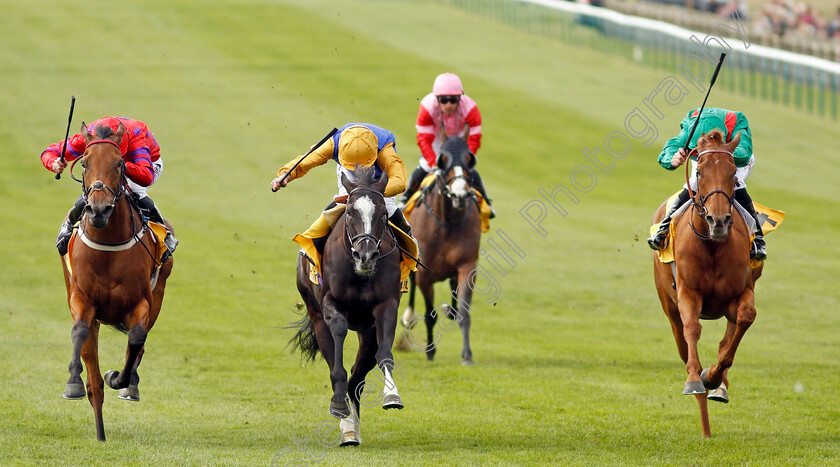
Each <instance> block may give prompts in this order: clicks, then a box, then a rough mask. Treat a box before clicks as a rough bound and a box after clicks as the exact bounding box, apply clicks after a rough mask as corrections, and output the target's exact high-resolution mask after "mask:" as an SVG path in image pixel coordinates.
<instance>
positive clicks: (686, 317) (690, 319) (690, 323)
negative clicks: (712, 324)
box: [677, 285, 706, 395]
mask: <svg viewBox="0 0 840 467" xmlns="http://www.w3.org/2000/svg"><path fill="white" fill-rule="evenodd" d="M677 290H678V293H677V296H678V299H677V300H678V304H677V307H678V308H679V312H680V320H681V321H682V323H683V336H684V337H685V343H686V349H687V351H688V359H687V361H686V364H685V370H686V372H687V373H688V377H687V378H686V381H685V387H684V388H683V394H685V395H689V394H705V393H706V388H705V386H703V382H702V381H701V379H700V370H701V369H702V366H701V365H700V357H699V355H698V353H697V342H698V341H699V340H700V331H701V329H702V326H701V325H700V304H701V300H700V297H698V296H696V294H694V293H693V292H692V291H690V290H687V289H685V288H681V287H679V285H678V286H677Z"/></svg>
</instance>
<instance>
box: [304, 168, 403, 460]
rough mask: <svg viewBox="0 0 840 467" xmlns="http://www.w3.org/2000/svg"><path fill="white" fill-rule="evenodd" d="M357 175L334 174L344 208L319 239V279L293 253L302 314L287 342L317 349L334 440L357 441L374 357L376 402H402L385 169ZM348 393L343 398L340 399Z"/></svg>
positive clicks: (395, 268)
mask: <svg viewBox="0 0 840 467" xmlns="http://www.w3.org/2000/svg"><path fill="white" fill-rule="evenodd" d="M356 176H357V178H358V181H357V182H351V181H350V180H348V179H347V177H346V176H345V175H343V174H342V177H341V183H342V184H343V185H344V187H345V188H346V189H347V192H348V193H349V196H348V199H347V209H346V211H345V212H344V214H343V215H342V216H341V218H340V219H339V220H338V222H337V223H336V225H335V228H334V229H333V231H332V233H331V234H330V236H329V238H328V239H327V243H326V245H325V246H324V255H323V258H322V261H321V264H322V265H323V266H322V267H323V271H322V272H323V274H322V285H321V286H317V285H315V284H314V283H312V281H311V280H309V269H310V263H309V260H308V259H307V258H306V257H305V256H304V255H303V254H300V255H298V262H297V287H298V291H299V292H300V295H301V297H302V298H303V302H304V303H305V304H306V310H307V314H308V316H307V317H304V319H303V320H302V322H301V323H299V324H300V329H299V330H298V332H297V334H296V335H295V336H294V337H293V338H292V341H291V343H293V344H294V346H295V347H296V348H299V349H300V350H301V353H302V354H303V355H304V356H305V357H308V358H309V359H314V358H315V355H316V353H317V352H318V351H320V352H321V354H322V355H323V356H324V359H325V360H326V361H327V365H328V366H329V368H330V381H331V382H332V389H333V396H332V399H331V400H330V414H331V415H332V416H334V417H336V418H338V419H340V420H341V422H340V423H339V427H340V429H341V441H340V444H341V445H342V446H348V445H358V444H359V443H361V437H360V431H359V429H360V421H359V400H360V398H361V395H362V392H363V391H364V389H365V385H366V382H365V376H366V375H367V374H368V372H370V370H371V369H373V367H374V366H376V365H377V364H378V365H379V367H380V369H381V370H382V372H383V375H384V380H383V381H384V383H383V385H384V388H383V403H382V408H384V409H402V408H403V403H402V399H401V398H400V395H399V393H398V392H397V387H396V385H395V384H394V379H393V375H392V373H393V369H394V365H395V363H394V357H393V355H392V353H391V347H392V346H393V344H394V334H395V331H396V327H397V319H398V318H397V313H398V307H399V303H400V251H399V250H398V249H397V243H396V238H395V237H394V234H393V232H391V229H390V228H389V227H388V213H387V210H386V208H385V198H384V197H383V193H384V191H385V186H386V185H387V184H388V175H387V174H386V173H384V172H383V173H382V176H381V177H380V178H379V180H378V181H377V180H376V179H375V171H374V169H372V168H358V169H357V170H356ZM348 330H353V331H356V334H357V335H358V338H359V350H358V353H357V354H356V363H355V364H354V365H353V368H352V370H351V371H352V372H351V374H350V380H349V382H348V380H347V372H346V371H345V369H344V339H345V337H346V336H347V331H348ZM348 397H349V402H350V404H348Z"/></svg>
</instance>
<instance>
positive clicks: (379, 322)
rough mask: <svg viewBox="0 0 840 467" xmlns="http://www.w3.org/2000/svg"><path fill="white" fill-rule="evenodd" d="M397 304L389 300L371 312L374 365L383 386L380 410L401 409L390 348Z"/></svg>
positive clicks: (395, 325)
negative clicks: (374, 326) (372, 319)
mask: <svg viewBox="0 0 840 467" xmlns="http://www.w3.org/2000/svg"><path fill="white" fill-rule="evenodd" d="M398 306H399V302H397V301H396V300H389V301H386V302H385V303H381V304H379V305H378V306H377V307H376V308H374V310H373V316H374V318H375V319H374V321H375V323H376V343H377V347H378V348H377V350H376V363H377V364H378V365H379V368H380V369H381V370H382V375H383V377H384V379H383V385H384V388H383V389H382V395H383V400H382V408H383V409H402V408H403V403H402V398H400V395H399V393H398V392H397V385H396V384H395V383H394V375H393V371H394V365H395V363H394V355H393V353H392V352H391V348H392V347H393V346H394V333H395V332H396V329H397V320H396V317H397V307H398Z"/></svg>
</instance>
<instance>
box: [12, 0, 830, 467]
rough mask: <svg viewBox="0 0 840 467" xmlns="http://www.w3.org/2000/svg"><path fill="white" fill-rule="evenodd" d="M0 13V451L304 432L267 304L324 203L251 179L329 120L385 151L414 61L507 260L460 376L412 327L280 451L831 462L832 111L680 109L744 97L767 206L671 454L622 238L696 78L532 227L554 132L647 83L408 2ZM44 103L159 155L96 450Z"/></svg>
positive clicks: (649, 204) (450, 352)
mask: <svg viewBox="0 0 840 467" xmlns="http://www.w3.org/2000/svg"><path fill="white" fill-rule="evenodd" d="M0 8H2V11H3V12H4V14H3V15H2V17H0V30H2V31H3V33H2V35H0V85H2V89H3V91H2V92H0V106H2V108H3V112H2V115H0V147H2V150H3V154H4V155H3V156H2V157H0V173H2V174H3V181H2V182H0V219H2V225H3V227H4V229H3V232H4V233H3V236H2V240H3V241H2V246H0V258H2V259H0V264H2V268H0V284H2V286H0V317H2V321H1V322H2V325H0V337H1V338H0V362H1V363H2V364H0V388H2V391H0V393H1V394H2V395H0V413H2V414H3V416H2V418H3V423H2V424H1V425H0V464H4V465H7V464H32V463H50V464H81V463H89V462H90V463H97V464H99V463H106V462H108V463H115V464H119V465H125V464H135V465H148V464H191V465H205V464H248V465H265V464H269V463H270V462H271V460H272V457H273V456H274V455H275V454H276V453H278V452H281V451H283V450H284V449H286V448H294V446H295V439H298V440H302V439H305V438H306V437H311V436H313V435H314V432H315V430H316V428H317V427H318V426H319V423H320V422H321V421H323V420H330V417H329V416H328V414H327V410H326V409H327V406H328V403H329V397H330V391H329V390H328V389H327V387H326V386H328V384H329V379H328V374H327V370H326V365H325V364H324V363H323V362H322V361H318V362H316V363H315V364H310V365H306V366H301V365H300V359H299V357H298V356H297V355H292V354H289V353H288V352H284V350H283V349H284V346H285V343H286V341H287V340H288V338H289V337H291V335H292V332H291V331H289V330H285V329H282V326H284V325H286V324H287V323H289V322H290V321H292V320H294V319H296V315H295V314H294V311H293V310H294V305H295V303H296V302H297V301H298V300H299V297H298V296H297V293H296V290H295V287H294V258H295V254H296V250H297V248H296V246H295V245H294V244H293V243H292V242H290V241H289V240H288V239H289V238H290V237H291V236H292V235H293V234H294V233H295V232H300V231H302V230H304V229H305V228H306V227H308V226H309V224H310V223H311V221H312V220H313V219H314V216H316V215H317V214H318V213H319V211H320V209H321V208H322V207H323V206H324V205H325V204H326V203H327V202H328V201H329V197H330V196H331V195H332V194H333V189H334V183H335V178H334V172H333V170H332V167H324V168H321V169H320V170H315V171H313V172H312V173H310V174H309V175H308V176H307V177H306V178H305V179H303V180H299V181H296V182H294V183H292V184H291V185H290V187H289V188H287V189H285V190H284V191H282V192H281V193H277V194H272V193H271V192H270V190H269V188H268V183H269V181H270V180H271V178H272V177H273V174H274V171H275V170H276V169H277V168H278V167H279V166H280V165H281V164H282V163H284V162H286V161H287V160H289V159H291V158H292V157H293V156H295V155H297V154H300V153H303V152H304V151H306V149H307V148H308V147H309V145H310V144H313V143H314V142H315V141H317V140H318V139H320V138H321V136H323V134H325V133H326V131H327V130H329V129H330V128H332V127H333V126H340V125H341V124H343V123H345V122H348V121H366V122H371V123H375V124H378V125H381V126H384V127H386V128H388V129H390V130H392V131H394V132H395V134H396V135H397V149H398V152H399V153H400V154H401V155H402V156H403V158H404V160H405V161H406V164H407V165H408V166H409V169H411V168H413V167H414V165H415V164H416V162H417V158H418V151H417V149H416V145H415V144H414V118H415V116H416V112H417V106H418V101H419V99H420V98H421V97H422V96H423V95H424V94H425V93H427V92H428V90H429V88H430V86H431V82H432V80H433V78H434V76H435V75H436V74H438V73H440V72H443V71H453V72H456V73H458V74H459V75H460V76H461V78H462V79H463V81H464V83H465V86H466V89H467V92H468V93H469V94H470V95H472V96H473V97H475V98H476V99H477V101H478V102H479V105H480V107H481V110H482V114H483V117H484V125H483V129H484V134H485V138H484V141H483V147H482V149H481V150H480V151H479V159H480V163H479V169H480V170H481V173H482V175H483V177H484V179H485V181H486V183H487V185H488V189H489V191H490V194H491V196H492V197H493V198H494V199H495V200H496V202H495V205H496V209H497V211H498V212H499V217H498V218H497V219H496V220H495V222H494V223H493V228H494V229H495V228H501V229H503V230H504V231H505V232H506V233H507V234H508V235H509V236H510V237H511V238H512V239H513V240H514V241H516V242H517V244H518V245H519V246H520V247H521V248H522V249H523V250H525V252H526V254H527V257H526V258H524V259H522V260H521V261H520V262H519V264H518V265H517V267H516V268H515V269H513V271H511V273H510V274H509V275H508V276H507V277H505V278H503V279H500V287H501V289H502V292H501V296H500V297H499V299H498V300H496V301H495V304H493V305H491V304H488V303H485V302H482V301H481V300H480V297H477V298H476V300H475V302H474V306H473V313H474V314H473V334H472V336H473V352H474V356H475V359H476V362H477V365H476V366H475V367H473V368H463V367H462V366H461V365H460V364H459V360H460V358H459V354H460V338H459V336H458V334H457V332H451V333H449V334H447V335H445V336H444V337H443V338H442V341H441V347H440V349H439V352H438V354H437V355H438V356H437V360H436V361H435V362H434V363H431V364H430V363H428V362H427V361H426V359H425V356H424V355H423V354H421V353H419V352H409V353H398V354H397V355H396V358H397V362H398V363H399V364H400V366H401V367H402V368H403V369H404V371H405V377H397V380H396V382H397V384H398V386H399V388H400V393H401V395H402V396H403V399H404V400H405V402H406V409H405V410H402V411H399V412H394V411H389V412H384V411H382V410H381V409H379V408H363V411H362V417H363V422H364V423H363V428H362V436H363V441H364V444H363V445H362V446H361V447H360V448H357V449H338V448H336V449H330V450H326V451H321V450H319V449H317V448H316V447H315V446H314V444H313V441H311V440H310V441H309V446H311V447H312V448H313V450H314V454H315V455H316V456H321V455H323V456H324V457H323V458H322V459H321V462H320V463H321V464H323V465H350V464H355V465H394V464H401V465H430V464H440V465H490V464H496V465H508V464H520V465H521V464H525V465H540V464H548V463H555V464H589V465H591V464H637V465H650V464H667V465H710V464H727V465H731V464H746V463H751V464H759V465H761V464H773V465H780V464H781V465H804V464H826V465H827V464H835V463H837V461H838V458H840V423H838V422H840V410H839V409H838V407H840V393H838V391H837V389H836V388H837V387H838V386H840V371H838V370H839V369H840V368H838V363H837V361H838V357H840V337H838V333H837V328H838V325H840V318H838V314H837V309H838V297H840V293H838V286H837V285H836V280H835V279H833V278H834V277H835V276H836V274H837V270H838V261H837V259H836V258H837V256H838V253H840V247H838V243H837V241H836V239H837V237H836V232H837V229H838V227H840V222H839V221H838V220H837V219H836V213H837V212H838V208H840V202H838V200H837V196H836V186H837V185H838V182H840V172H838V168H837V166H838V159H840V153H838V152H837V151H836V147H837V142H838V137H840V130H838V125H837V123H836V122H831V121H830V120H826V119H819V118H816V117H813V116H811V115H807V114H804V113H800V112H797V111H794V110H790V109H788V108H785V107H780V106H776V105H773V104H768V103H762V102H760V101H758V100H755V99H750V98H743V97H738V96H735V95H732V94H729V93H727V92H724V91H722V89H721V90H715V91H714V93H713V95H712V97H711V98H710V100H709V104H708V105H715V106H721V107H729V108H737V109H741V110H743V111H745V112H746V113H747V115H748V117H749V118H750V121H751V123H752V128H753V135H754V140H755V151H756V154H757V157H758V163H757V166H756V168H755V170H754V172H753V175H752V177H751V178H750V179H749V186H750V192H751V194H752V196H753V198H755V199H756V200H758V201H759V202H761V203H764V204H767V205H769V206H771V207H775V208H778V209H782V210H785V211H787V212H788V218H787V220H786V221H785V224H784V225H783V226H782V228H781V230H779V231H778V232H776V233H773V234H772V235H770V236H769V238H768V243H769V245H768V248H769V254H770V260H769V261H768V264H767V267H766V269H765V275H764V277H763V278H762V279H761V280H760V282H759V285H758V288H757V300H756V302H757V303H756V305H757V308H758V318H757V320H756V323H755V324H754V325H753V327H752V328H751V329H750V331H749V332H748V333H747V335H746V337H745V339H744V341H743V343H742V345H741V347H740V349H739V352H738V355H737V357H736V360H735V365H734V367H733V369H732V371H731V372H730V379H731V383H732V385H731V392H730V394H731V397H732V402H731V403H730V404H729V405H720V404H713V405H711V407H710V416H711V423H712V431H713V433H714V435H715V437H714V438H713V439H711V440H708V441H705V442H701V439H700V429H699V420H698V413H697V404H696V402H695V401H694V398H689V397H683V396H681V395H680V391H681V388H682V385H683V381H684V375H685V373H684V366H683V364H682V362H681V361H680V360H679V356H678V354H677V352H676V349H675V346H674V343H673V339H672V337H671V334H670V327H669V325H668V323H667V319H666V318H665V316H664V315H663V313H662V311H661V310H660V308H659V304H658V300H657V299H656V295H655V292H654V287H653V280H652V275H651V265H650V262H651V259H650V252H649V250H648V248H647V246H646V245H645V243H644V238H645V236H646V232H647V227H648V223H649V220H650V217H651V215H652V213H653V210H654V209H655V207H656V206H657V205H658V204H659V203H660V202H661V200H662V199H664V198H665V197H666V196H667V195H668V194H670V193H672V192H673V191H674V190H676V189H677V188H678V186H679V185H680V183H681V182H680V177H681V175H680V174H678V173H669V172H666V171H664V170H662V169H661V168H660V167H658V166H657V164H656V163H655V158H656V155H657V153H658V151H659V149H660V148H661V145H662V144H663V143H664V141H665V140H666V139H667V138H668V137H669V136H671V134H672V133H674V132H676V130H677V126H678V122H679V120H680V118H681V117H682V116H683V115H684V114H685V112H686V110H687V109H688V108H689V107H692V106H695V105H698V104H699V103H700V102H701V101H702V95H701V94H700V93H699V92H697V91H696V90H695V91H694V92H692V93H690V94H689V95H688V96H686V98H685V100H684V102H683V103H682V104H681V105H679V106H673V107H672V106H667V105H665V106H663V107H662V111H663V112H664V113H665V115H666V116H665V119H664V120H662V121H656V122H655V123H656V126H657V128H658V137H657V139H656V141H655V142H654V143H653V144H651V145H650V146H649V147H645V146H644V145H642V144H640V143H639V142H638V141H636V140H634V141H633V145H632V150H631V152H630V154H629V155H628V156H626V157H625V158H623V159H620V160H615V161H614V162H615V168H614V169H613V170H612V171H610V172H609V173H603V172H601V171H597V170H596V173H597V175H598V179H597V186H596V187H595V188H594V189H592V190H591V191H589V192H587V193H578V195H579V196H580V200H581V201H580V204H577V205H573V204H571V203H566V204H567V205H566V206H565V207H566V209H567V210H568V215H567V216H566V217H562V216H560V215H559V214H556V213H554V212H552V213H549V214H548V216H547V218H546V220H545V222H543V224H542V226H543V228H545V229H546V231H547V235H546V236H545V237H541V236H540V235H538V234H537V233H536V232H535V230H534V229H533V228H531V227H530V226H529V225H528V224H527V223H526V222H525V221H524V220H523V218H522V217H520V215H519V213H518V211H519V210H520V209H521V208H522V207H523V206H525V205H526V203H528V202H529V201H530V200H532V199H537V198H538V197H539V194H538V188H539V187H543V188H545V189H547V190H551V189H552V188H553V187H554V186H555V185H557V184H566V185H568V180H569V174H570V172H571V171H572V170H573V169H574V168H575V167H577V166H579V165H581V164H586V163H587V161H586V160H585V156H584V154H583V153H582V149H583V148H589V149H592V148H595V147H602V146H603V140H604V138H605V136H607V135H608V134H609V133H610V132H612V131H617V130H622V129H623V122H624V118H625V116H626V115H627V114H629V113H630V112H631V111H633V109H634V108H635V107H637V106H641V105H642V102H641V101H642V99H644V98H645V97H647V96H648V95H649V94H650V92H651V91H652V90H653V89H654V88H655V87H656V85H657V84H658V83H659V82H660V81H661V80H662V79H663V78H665V76H666V75H668V74H677V72H676V70H674V71H672V72H665V71H663V70H657V69H651V68H647V67H643V66H639V65H636V64H634V63H633V62H632V61H631V60H629V59H627V58H623V57H617V56H608V55H602V54H599V53H597V52H593V51H591V50H589V49H583V48H574V47H571V46H568V45H565V44H563V43H561V42H557V41H553V40H548V39H543V38H539V37H534V36H530V35H527V34H524V33H521V32H518V31H516V30H513V29H511V28H509V27H508V26H504V25H500V24H498V23H494V22H492V21H489V20H486V19H483V18H478V17H474V16H470V15H468V14H466V13H463V12H461V11H460V10H457V9H453V8H451V7H447V6H446V5H441V4H438V3H428V2H407V1H392V2H387V1H362V2H353V3H349V2H323V1H313V2H306V1H280V2H269V1H263V2H259V1H217V2H201V1H197V0H196V1H177V2H163V1H159V2H152V1H149V2H138V3H135V4H132V3H128V4H126V3H116V4H115V3H113V2H100V1H97V2H89V3H85V4H82V3H77V2H58V1H38V0H35V1H29V2H11V1H7V0H2V1H0ZM719 91H720V92H719ZM71 94H73V95H75V96H76V97H77V102H76V116H75V117H74V120H73V128H72V130H74V131H76V130H77V129H78V127H79V125H80V124H81V121H82V120H85V121H88V122H90V121H92V120H94V119H96V118H98V117H100V116H103V115H106V114H117V115H124V116H130V117H133V118H139V119H141V120H144V121H146V122H148V123H149V125H150V127H151V129H152V130H153V131H154V132H155V135H156V136H157V138H158V140H159V141H160V143H161V146H162V148H163V155H164V158H165V161H166V166H165V170H164V175H163V178H162V179H161V181H160V182H159V183H158V184H157V185H156V186H155V187H154V188H153V189H152V190H151V194H152V196H153V198H154V199H155V201H156V202H157V203H158V205H159V206H160V207H161V209H162V210H163V213H164V215H166V216H167V217H168V218H170V219H171V220H172V222H173V223H174V225H175V226H176V229H177V232H178V237H179V239H180V240H181V242H182V243H181V246H180V247H179V250H178V252H177V254H176V262H177V264H176V265H175V269H174V272H173V275H172V278H171V280H170V282H169V284H168V285H169V286H168V290H167V296H166V299H165V302H164V309H163V311H162V314H161V317H160V319H159V320H158V323H157V325H156V326H155V328H154V329H153V330H152V331H151V333H150V335H149V339H148V341H147V344H148V345H147V353H146V356H145V359H144V362H143V365H142V366H141V372H140V376H141V378H142V383H141V385H140V387H141V397H142V401H141V402H140V403H139V404H130V403H127V402H124V401H119V400H117V399H116V397H115V393H114V392H113V391H109V392H108V393H106V402H105V406H104V413H105V427H106V433H107V436H108V440H109V441H108V443H107V444H104V445H103V444H101V443H98V442H96V441H95V436H94V429H93V419H92V418H93V417H92V411H91V409H90V406H89V404H88V403H87V402H86V401H79V402H70V401H65V400H63V399H61V397H60V394H61V391H62V389H63V385H64V383H65V382H66V380H67V377H68V373H67V364H68V363H69V359H70V353H71V345H70V328H71V322H70V320H69V313H68V311H67V305H66V300H65V292H64V286H63V282H62V279H61V272H60V266H59V263H58V259H57V257H56V254H55V250H54V249H53V247H52V242H53V239H54V236H55V232H56V230H57V229H58V226H59V223H60V219H61V217H62V216H63V215H64V213H65V212H66V210H67V209H68V208H69V207H70V205H71V204H72V202H73V200H74V199H75V197H76V196H77V194H78V190H79V187H78V185H76V184H75V183H73V182H72V181H70V180H69V177H66V176H65V177H62V180H61V182H56V181H55V180H53V176H52V175H51V174H49V173H48V172H46V171H45V170H44V169H43V168H42V167H41V165H40V162H39V160H38V154H39V153H40V151H41V150H42V149H43V148H44V147H46V146H47V145H48V144H49V143H51V142H53V141H56V140H58V139H60V138H61V136H63V131H64V128H65V124H66V118H67V106H68V104H69V97H70V95H71ZM600 155H601V156H604V151H603V149H602V150H601V153H600ZM439 291H440V292H443V288H442V287H441V288H439ZM722 333H723V323H720V322H704V334H703V338H702V339H701V358H702V362H703V363H704V364H707V365H708V364H711V363H712V362H713V357H714V353H715V351H716V349H717V343H718V341H719V339H720V338H721V337H722ZM100 340H101V351H100V354H101V362H102V366H103V369H107V368H113V367H117V366H120V365H121V364H122V363H121V362H122V358H123V355H124V349H125V337H124V336H123V335H121V334H118V333H115V332H111V331H107V330H104V331H103V332H102V333H101V339H100ZM353 340H354V339H348V341H353ZM348 346H349V347H351V348H352V347H354V345H353V344H352V343H351V344H349V345H348ZM348 366H349V365H348ZM371 377H373V373H372V374H371ZM331 423H332V422H331ZM297 457H303V456H302V454H300V453H298V455H297ZM293 458H294V456H292V455H291V454H290V455H288V456H286V457H283V456H280V458H279V459H277V460H278V461H279V462H280V463H281V464H282V463H283V462H288V461H291V460H292V459H293ZM319 459H320V457H319ZM310 460H312V459H310Z"/></svg>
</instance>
